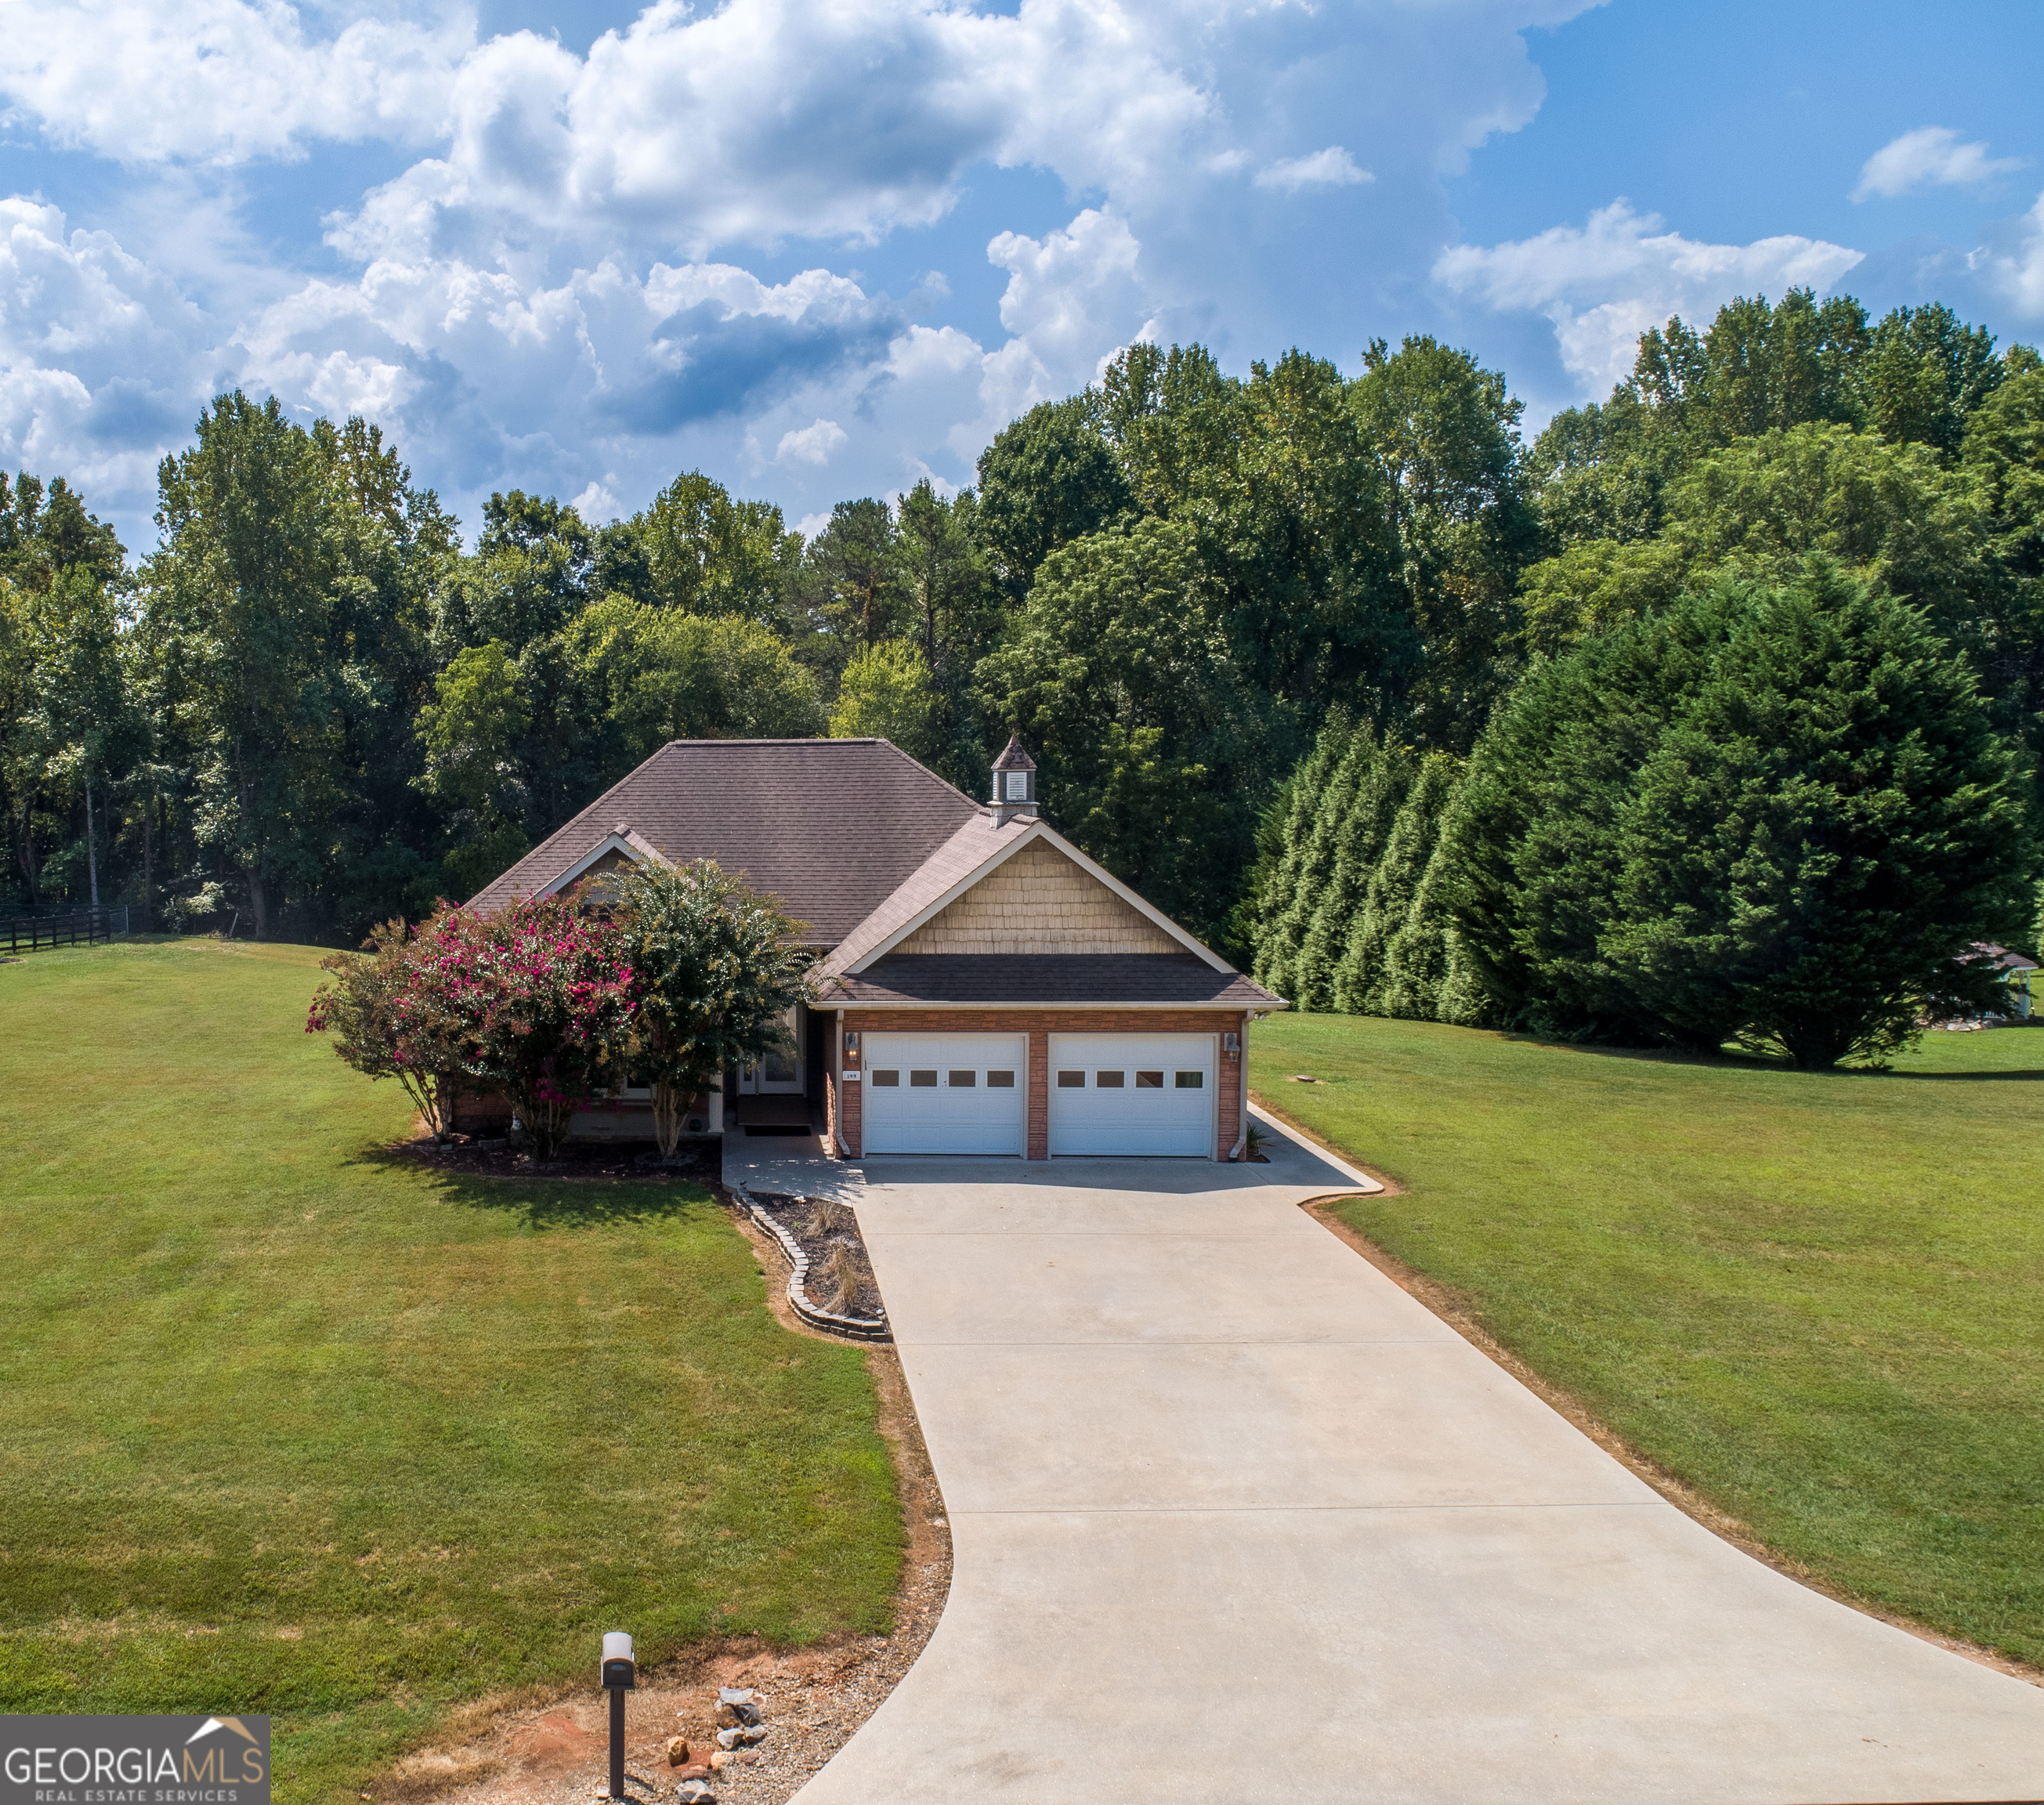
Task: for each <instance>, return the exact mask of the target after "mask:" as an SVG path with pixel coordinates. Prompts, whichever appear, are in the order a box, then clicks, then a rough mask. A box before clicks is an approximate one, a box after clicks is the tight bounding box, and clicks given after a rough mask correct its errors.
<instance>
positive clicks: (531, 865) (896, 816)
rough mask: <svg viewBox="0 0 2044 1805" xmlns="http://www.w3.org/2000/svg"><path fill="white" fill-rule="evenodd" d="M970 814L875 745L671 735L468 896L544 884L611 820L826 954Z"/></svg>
mask: <svg viewBox="0 0 2044 1805" xmlns="http://www.w3.org/2000/svg"><path fill="white" fill-rule="evenodd" d="M985 818H986V817H985V815H984V814H983V813H982V811H981V809H980V808H979V807H978V805H976V804H974V802H972V801H970V799H968V798H967V797H964V796H962V795H961V794H960V793H959V792H958V791H957V790H955V789H953V788H952V787H951V785H949V784H947V783H946V782H944V781H943V778H940V777H939V776H937V775H936V773H935V772H933V771H928V770H924V768H923V767H922V766H920V765H919V764H917V763H916V761H915V760H914V759H913V758H910V757H909V755H908V754H907V753H905V752H904V751H901V750H900V749H899V748H898V747H895V746H893V745H890V744H889V743H888V742H887V741H886V740H884V739H676V740H671V741H670V742H669V743H667V745H665V746H663V747H661V748H660V750H659V751H657V752H655V754H654V755H653V756H652V757H651V758H648V759H647V761H646V762H645V763H644V764H643V765H641V766H640V767H639V768H638V770H636V771H634V772H633V773H632V774H631V775H630V776H629V777H628V778H625V779H624V782H621V783H620V784H618V785H616V786H615V787H614V788H613V789H609V790H606V791H605V793H603V794H602V795H601V796H600V797H597V800H596V801H594V802H592V803H591V804H590V805H589V807H588V808H585V809H583V810H582V812H581V813H580V814H579V815H578V816H575V818H574V820H572V821H571V822H569V823H568V824H567V826H566V827H564V828H561V829H560V830H559V831H557V832H555V833H554V834H552V835H549V836H548V839H547V840H546V841H545V843H544V844H542V845H541V846H540V847H537V848H536V850H535V851H532V852H529V853H528V854H526V855H525V856H524V858H521V859H520V860H519V861H518V862H517V864H516V865H514V866H512V867H511V869H510V870H509V871H507V872H505V874H504V875H503V876H502V877H501V878H498V879H497V880H496V881H494V882H493V883H490V884H488V885H485V886H484V887H483V889H481V890H479V891H478V893H476V894H475V896H474V897H473V898H472V899H471V907H473V908H478V909H481V910H482V911H483V912H486V913H487V912H489V911H490V910H491V909H494V908H501V907H502V906H503V905H504V904H505V903H507V902H509V901H512V900H513V898H515V897H525V896H530V895H532V893H533V892H535V891H536V890H540V889H544V888H545V887H546V886H547V885H549V884H551V883H552V882H553V881H555V879H556V878H559V876H560V874H562V873H563V871H565V870H567V869H568V868H569V867H570V866H572V865H574V863H575V862H576V861H577V860H578V859H580V858H583V857H585V856H586V854H588V853H589V852H590V851H591V850H592V849H594V847H597V845H599V844H600V843H601V842H602V840H603V839H604V838H605V835H608V834H609V832H610V831H611V830H612V829H613V828H616V827H617V826H618V825H619V824H623V825H624V826H625V827H628V828H631V829H632V830H633V831H636V833H638V834H639V835H641V836H642V837H643V838H644V839H647V840H649V841H651V843H652V844H653V845H655V847H659V850H660V852H661V853H662V854H663V856H664V857H666V858H670V859H672V860H674V862H675V863H676V864H678V865H680V864H686V863H688V862H690V861H691V860H693V859H697V858H713V859H715V860H716V861H717V863H718V864H719V865H720V866H722V867H723V868H724V870H726V871H728V872H732V873H734V874H737V873H743V874H744V875H745V877H746V878H747V879H748V880H749V881H751V884H752V885H753V887H754V888H755V889H759V890H763V891H766V892H768V893H770V894H772V895H774V896H776V897H779V898H780V900H781V902H782V905H783V906H784V907H785V908H786V909H787V910H788V912H789V913H790V914H791V915H793V916H798V917H799V918H800V919H801V920H803V921H805V922H807V923H808V924H809V935H808V936H807V938H808V939H809V942H810V943H812V944H813V945H817V946H824V947H831V946H835V945H836V943H838V942H839V941H840V939H843V937H844V935H847V933H849V932H850V931H851V930H852V929H853V928H854V927H857V926H858V925H859V923H861V922H862V921H863V920H866V917H867V916H870V914H872V912H874V909H876V908H878V907H879V906H880V904H882V902H884V901H886V900H887V899H888V897H890V896H892V895H893V893H895V892H896V891H897V890H898V889H900V888H901V885H902V884H903V883H904V882H905V881H906V880H907V879H908V878H909V877H910V876H911V875H912V874H914V873H915V872H916V871H917V870H919V869H920V868H921V867H922V866H924V864H925V863H926V862H928V859H929V858H930V856H931V854H932V853H934V852H936V851H937V849H938V848H939V847H942V846H943V844H944V843H945V842H947V840H949V839H951V838H952V837H953V836H954V835H955V834H957V832H958V831H959V828H962V827H963V826H964V825H965V824H966V822H967V821H968V820H978V821H980V822H982V824H983V823H984V821H985Z"/></svg>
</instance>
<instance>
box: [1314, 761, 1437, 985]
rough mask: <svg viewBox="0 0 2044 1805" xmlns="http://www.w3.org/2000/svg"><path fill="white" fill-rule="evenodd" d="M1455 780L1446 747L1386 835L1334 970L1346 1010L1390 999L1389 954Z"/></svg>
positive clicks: (1423, 770) (1423, 772) (1424, 769)
mask: <svg viewBox="0 0 2044 1805" xmlns="http://www.w3.org/2000/svg"><path fill="white" fill-rule="evenodd" d="M1454 781H1455V766H1454V760H1453V759H1452V758H1449V757H1447V755H1445V754H1443V753H1438V752H1436V753H1433V754H1431V755H1429V756H1428V757H1427V758H1425V759H1424V760H1423V761H1422V762H1421V764H1420V771H1419V774H1418V777H1417V778H1416V780H1415V781H1414V782H1412V783H1411V785H1409V786H1408V788H1407V789H1406V793H1405V794H1404V798H1403V806H1402V807H1400V808H1399V810H1398V812H1397V816H1396V818H1395V819H1394V820H1393V821H1392V822H1391V824H1390V829H1389V833H1388V834H1383V835H1380V838H1379V845H1380V847H1381V853H1380V854H1379V856H1378V857H1377V859H1376V860H1375V862H1374V865H1373V866H1372V868H1371V870H1370V881H1369V885H1368V887H1367V888H1366V890H1365V891H1364V893H1363V897H1362V907H1361V908H1359V909H1358V910H1357V911H1356V912H1355V915H1354V918H1353V919H1352V920H1350V924H1349V931H1348V934H1347V939H1346V941H1345V943H1343V947H1342V949H1341V953H1340V958H1339V965H1338V966H1337V967H1336V969H1335V974H1334V984H1333V992H1334V1006H1335V1008H1337V1009H1339V1010H1340V1011H1342V1012H1343V1013H1344V1014H1345V1015H1352V1016H1381V1015H1387V1014H1389V1009H1388V1008H1387V1007H1386V1005H1385V980H1386V977H1387V973H1386V970H1385V954H1386V952H1387V951H1388V950H1389V947H1390V944H1391V942H1392V939H1393V937H1394V936H1395V935H1397V933H1398V931H1399V930H1400V928H1402V927H1404V925H1405V918H1406V916H1407V914H1408V912H1409V911H1410V910H1411V908H1412V901H1413V898H1414V897H1415V896H1416V894H1417V893H1418V891H1419V888H1420V879H1421V878H1423V876H1424V875H1425V874H1426V869H1427V863H1428V862H1429V860H1431V858H1432V856H1433V852H1434V846H1435V842H1436V841H1437V840H1438V839H1439V837H1440V824H1441V809H1442V805H1443V803H1444V802H1445V801H1447V796H1448V793H1449V791H1450V789H1453V788H1454Z"/></svg>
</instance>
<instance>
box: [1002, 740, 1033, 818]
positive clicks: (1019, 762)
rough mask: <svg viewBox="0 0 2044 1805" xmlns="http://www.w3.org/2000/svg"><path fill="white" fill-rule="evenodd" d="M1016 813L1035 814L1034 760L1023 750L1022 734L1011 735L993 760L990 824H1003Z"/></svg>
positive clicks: (1029, 815)
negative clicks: (1004, 748)
mask: <svg viewBox="0 0 2044 1805" xmlns="http://www.w3.org/2000/svg"><path fill="white" fill-rule="evenodd" d="M1017 815H1026V816H1028V817H1029V818H1030V819H1031V820H1035V817H1036V761H1035V759H1034V758H1031V757H1030V756H1029V755H1028V753H1027V752H1025V751H1023V750H1022V736H1021V735H1020V734H1010V735H1009V737H1008V747H1007V750H1006V751H1004V752H1003V753H1002V754H1001V756H1000V757H999V758H996V759H995V760H994V761H993V824H994V826H996V827H997V828H1002V827H1005V826H1006V825H1007V824H1008V823H1009V820H1012V818H1013V817H1014V816H1017Z"/></svg>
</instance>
